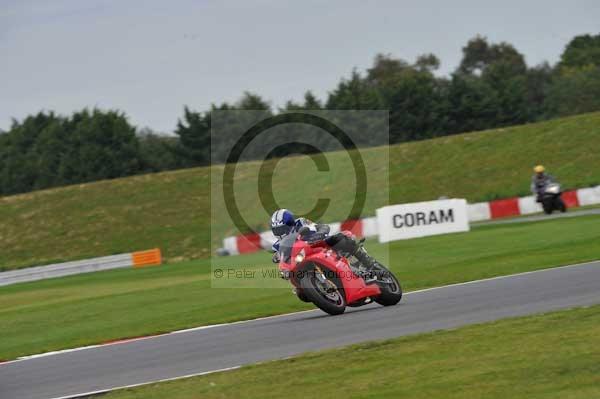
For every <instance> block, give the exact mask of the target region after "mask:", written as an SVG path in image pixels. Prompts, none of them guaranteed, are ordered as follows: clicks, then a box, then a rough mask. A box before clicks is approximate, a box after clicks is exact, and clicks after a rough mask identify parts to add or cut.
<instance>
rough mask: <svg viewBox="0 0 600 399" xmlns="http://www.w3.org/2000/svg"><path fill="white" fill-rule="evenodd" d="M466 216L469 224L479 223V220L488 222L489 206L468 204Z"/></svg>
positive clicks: (484, 203)
mask: <svg viewBox="0 0 600 399" xmlns="http://www.w3.org/2000/svg"><path fill="white" fill-rule="evenodd" d="M467 215H468V216H469V220H470V221H471V222H479V221H481V220H489V219H491V218H492V216H491V214H490V205H489V204H488V203H487V202H478V203H476V204H468V205H467Z"/></svg>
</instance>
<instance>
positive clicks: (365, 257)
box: [353, 247, 377, 269]
mask: <svg viewBox="0 0 600 399" xmlns="http://www.w3.org/2000/svg"><path fill="white" fill-rule="evenodd" d="M353 255H354V257H355V258H356V259H358V261H359V262H360V263H361V264H362V265H363V266H364V267H365V268H367V269H372V268H373V267H374V266H375V265H376V264H377V261H376V260H375V259H374V258H373V257H371V256H370V255H369V254H368V253H367V251H366V250H365V249H364V248H363V247H359V248H358V249H357V250H356V252H354V254H353Z"/></svg>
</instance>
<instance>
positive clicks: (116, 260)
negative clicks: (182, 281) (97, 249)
mask: <svg viewBox="0 0 600 399" xmlns="http://www.w3.org/2000/svg"><path fill="white" fill-rule="evenodd" d="M161 262H162V259H161V253H160V249H158V248H156V249H151V250H148V251H140V252H133V253H128V254H119V255H111V256H103V257H101V258H92V259H84V260H78V261H73V262H65V263H55V264H52V265H45V266H36V267H28V268H24V269H19V270H11V271H7V272H1V273H0V286H3V285H10V284H17V283H24V282H27V281H37V280H45V279H48V278H55V277H63V276H70V275H74V274H82V273H91V272H97V271H101V270H111V269H119V268H125V267H135V268H138V267H144V266H152V265H160V264H161Z"/></svg>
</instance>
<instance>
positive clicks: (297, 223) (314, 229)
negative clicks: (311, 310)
mask: <svg viewBox="0 0 600 399" xmlns="http://www.w3.org/2000/svg"><path fill="white" fill-rule="evenodd" d="M303 228H305V229H303ZM301 229H302V230H303V233H302V239H303V240H305V241H319V240H325V242H326V243H327V245H329V246H330V247H331V248H332V249H333V250H335V251H336V252H338V253H341V254H342V255H345V256H350V255H354V256H355V257H356V259H358V261H359V262H360V263H361V264H362V265H363V266H365V267H366V268H370V267H371V266H373V264H374V263H375V260H374V259H373V258H371V257H370V256H369V255H368V254H367V252H366V251H365V249H364V248H363V247H361V246H360V245H358V244H357V243H356V241H355V240H353V239H351V238H349V237H347V236H345V235H344V234H342V233H337V234H333V235H329V231H330V227H329V226H328V225H326V224H318V223H313V222H312V221H310V220H308V219H306V218H298V219H296V218H294V214H293V213H292V212H290V211H288V210H287V209H279V210H278V211H275V212H274V213H273V215H272V216H271V231H272V232H273V235H274V236H275V237H276V238H277V241H275V243H274V244H273V246H272V251H273V252H274V254H273V262H274V263H279V260H280V252H279V251H280V243H281V240H283V239H284V238H285V237H286V236H287V235H288V234H291V233H297V232H299V231H300V230H301Z"/></svg>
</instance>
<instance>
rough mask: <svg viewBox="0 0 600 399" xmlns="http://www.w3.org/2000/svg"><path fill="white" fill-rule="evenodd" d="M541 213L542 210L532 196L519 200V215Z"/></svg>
mask: <svg viewBox="0 0 600 399" xmlns="http://www.w3.org/2000/svg"><path fill="white" fill-rule="evenodd" d="M543 211H544V209H543V208H542V206H541V205H540V203H539V202H536V201H535V197H534V196H533V195H530V196H529V197H521V198H519V214H521V215H530V214H532V213H539V212H543Z"/></svg>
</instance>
